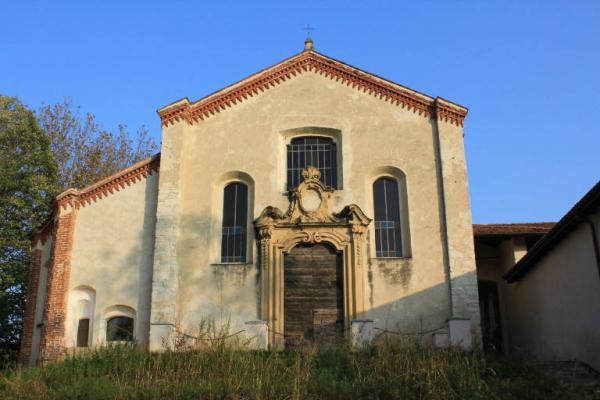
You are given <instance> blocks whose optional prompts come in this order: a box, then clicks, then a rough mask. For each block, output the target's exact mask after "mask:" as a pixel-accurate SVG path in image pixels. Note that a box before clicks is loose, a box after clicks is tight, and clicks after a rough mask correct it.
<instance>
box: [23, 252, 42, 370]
mask: <svg viewBox="0 0 600 400" xmlns="http://www.w3.org/2000/svg"><path fill="white" fill-rule="evenodd" d="M34 243H35V242H34ZM41 267H42V250H41V249H39V248H38V249H34V250H33V251H32V252H31V260H30V264H29V280H28V283H27V301H26V303H25V318H24V319H23V334H22V336H21V353H20V357H19V359H20V362H21V364H22V365H29V363H30V360H31V351H32V348H33V331H34V329H35V309H36V304H37V301H38V298H37V294H38V288H39V284H40V271H41Z"/></svg>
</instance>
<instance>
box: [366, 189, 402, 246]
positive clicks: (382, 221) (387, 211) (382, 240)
mask: <svg viewBox="0 0 600 400" xmlns="http://www.w3.org/2000/svg"><path fill="white" fill-rule="evenodd" d="M373 204H374V208H375V251H376V256H377V257H402V254H403V253H402V227H401V224H402V221H401V220H400V196H399V192H398V182H397V181H396V180H395V179H392V178H379V179H377V180H376V181H375V183H373Z"/></svg>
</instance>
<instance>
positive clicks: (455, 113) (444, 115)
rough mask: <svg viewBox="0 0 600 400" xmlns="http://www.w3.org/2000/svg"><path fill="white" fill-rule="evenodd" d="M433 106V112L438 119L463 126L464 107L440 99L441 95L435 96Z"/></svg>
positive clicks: (465, 113)
mask: <svg viewBox="0 0 600 400" xmlns="http://www.w3.org/2000/svg"><path fill="white" fill-rule="evenodd" d="M434 107H435V114H436V115H437V118H438V119H439V120H440V121H443V122H450V123H452V124H454V125H459V126H463V123H464V120H465V117H466V115H467V110H466V109H462V108H457V107H454V106H453V105H452V103H450V102H449V101H447V100H444V99H442V98H441V97H438V98H436V100H435V104H434Z"/></svg>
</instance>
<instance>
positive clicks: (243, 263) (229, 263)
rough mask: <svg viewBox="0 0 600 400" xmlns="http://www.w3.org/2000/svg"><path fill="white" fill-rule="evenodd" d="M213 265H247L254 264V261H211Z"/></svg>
mask: <svg viewBox="0 0 600 400" xmlns="http://www.w3.org/2000/svg"><path fill="white" fill-rule="evenodd" d="M210 265H211V266H213V267H225V266H228V265H233V266H245V265H248V266H250V265H254V263H249V262H217V263H211V264H210Z"/></svg>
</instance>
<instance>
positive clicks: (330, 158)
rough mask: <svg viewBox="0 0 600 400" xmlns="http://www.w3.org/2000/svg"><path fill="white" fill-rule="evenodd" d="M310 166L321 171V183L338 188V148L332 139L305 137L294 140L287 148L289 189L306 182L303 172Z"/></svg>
mask: <svg viewBox="0 0 600 400" xmlns="http://www.w3.org/2000/svg"><path fill="white" fill-rule="evenodd" d="M309 165H312V166H313V167H316V168H318V169H319V171H321V181H323V183H324V184H325V185H327V186H331V187H333V188H335V189H339V187H338V170H337V146H336V144H335V143H334V141H333V139H331V138H324V137H314V136H304V137H298V138H294V139H292V141H291V142H290V144H289V145H288V146H287V189H288V190H290V189H293V188H295V187H296V186H298V185H299V184H300V182H302V181H303V180H304V178H303V177H302V170H303V169H304V168H306V167H308V166H309Z"/></svg>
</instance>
